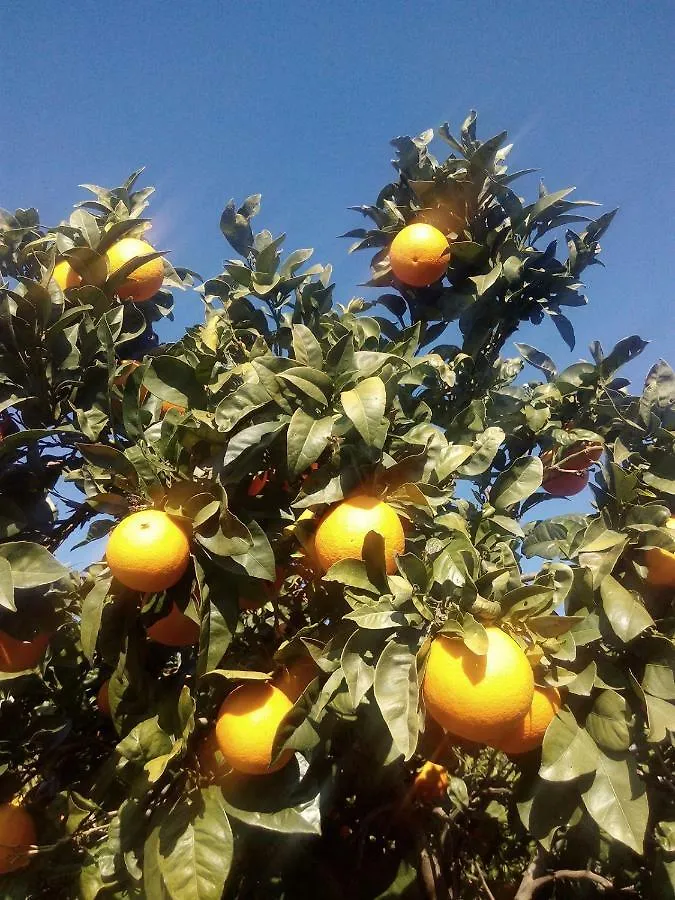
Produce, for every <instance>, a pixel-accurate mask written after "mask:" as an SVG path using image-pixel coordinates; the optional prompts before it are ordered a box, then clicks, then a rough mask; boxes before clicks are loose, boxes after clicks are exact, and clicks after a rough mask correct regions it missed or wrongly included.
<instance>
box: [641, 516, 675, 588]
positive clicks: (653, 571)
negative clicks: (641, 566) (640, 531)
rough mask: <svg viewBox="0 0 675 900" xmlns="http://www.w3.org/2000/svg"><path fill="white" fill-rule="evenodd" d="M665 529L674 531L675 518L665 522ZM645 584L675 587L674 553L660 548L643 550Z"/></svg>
mask: <svg viewBox="0 0 675 900" xmlns="http://www.w3.org/2000/svg"><path fill="white" fill-rule="evenodd" d="M666 528H670V529H672V530H673V531H675V516H671V517H670V519H668V521H667V522H666ZM645 563H646V565H647V582H648V584H652V585H654V587H675V553H672V552H671V551H670V550H664V549H663V548H662V547H652V548H650V549H649V550H645Z"/></svg>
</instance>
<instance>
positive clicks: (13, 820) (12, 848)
mask: <svg viewBox="0 0 675 900" xmlns="http://www.w3.org/2000/svg"><path fill="white" fill-rule="evenodd" d="M36 843H37V832H36V830H35V823H34V822H33V817H32V816H31V814H30V813H29V812H26V810H25V809H23V807H21V806H17V805H15V804H14V803H2V804H0V875H6V874H7V873H8V872H16V871H18V870H19V869H25V868H26V866H27V865H29V864H30V857H29V856H28V850H29V849H30V846H31V844H36Z"/></svg>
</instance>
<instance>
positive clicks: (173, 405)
mask: <svg viewBox="0 0 675 900" xmlns="http://www.w3.org/2000/svg"><path fill="white" fill-rule="evenodd" d="M170 409H177V410H178V412H179V413H180V414H181V415H185V407H184V406H181V405H180V404H179V403H171V401H170V400H165V401H164V403H162V406H161V408H160V410H159V415H160V418H162V419H163V418H164V416H165V415H166V414H167V413H168V411H169V410H170Z"/></svg>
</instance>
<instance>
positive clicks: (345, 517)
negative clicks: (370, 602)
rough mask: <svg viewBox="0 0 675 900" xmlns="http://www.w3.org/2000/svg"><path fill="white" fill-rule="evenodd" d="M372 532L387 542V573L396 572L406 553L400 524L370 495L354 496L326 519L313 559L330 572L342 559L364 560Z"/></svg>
mask: <svg viewBox="0 0 675 900" xmlns="http://www.w3.org/2000/svg"><path fill="white" fill-rule="evenodd" d="M369 531H375V532H377V534H379V535H381V536H382V537H383V538H384V557H385V563H386V567H387V572H388V573H389V574H390V575H391V574H393V573H394V572H395V571H396V554H397V553H403V551H404V549H405V535H404V533H403V526H402V525H401V520H400V518H399V516H398V514H397V513H396V511H395V510H394V509H393V507H391V506H389V504H388V503H385V502H384V501H382V500H378V499H377V497H371V496H369V495H368V494H354V496H352V497H349V498H348V499H347V500H343V501H342V502H341V503H338V504H336V505H335V506H334V507H333V508H332V509H329V510H328V512H327V513H326V514H325V515H324V517H323V518H322V519H321V522H320V523H319V526H318V528H317V529H316V533H315V535H314V558H315V560H316V563H317V565H318V566H319V568H321V569H322V570H323V571H324V572H327V571H328V570H329V569H330V567H331V566H332V565H334V564H335V563H336V562H341V561H342V560H343V559H361V554H362V551H363V542H364V540H365V539H366V535H367V534H368V532H369Z"/></svg>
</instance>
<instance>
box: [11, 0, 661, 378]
mask: <svg viewBox="0 0 675 900" xmlns="http://www.w3.org/2000/svg"><path fill="white" fill-rule="evenodd" d="M674 43H675V5H673V3H672V0H654V2H650V3H649V4H644V5H643V4H639V3H636V2H632V3H631V2H627V0H596V2H592V3H589V2H583V3H582V2H576V0H570V2H567V3H560V2H557V0H544V2H537V3H533V2H523V0H511V2H509V3H503V2H502V3H499V2H483V3H475V2H469V0H461V2H457V0H448V2H445V3H443V2H438V3H434V4H431V3H422V2H402V0H370V2H367V3H366V2H340V0H334V2H332V3H329V4H323V3H309V2H294V0H288V2H286V3H278V2H277V3H273V2H261V0H248V2H239V3H232V2H229V3H228V2H215V0H202V2H198V3H194V4H187V3H185V4H180V5H179V4H174V3H171V2H161V3H160V2H157V0H146V2H142V3H139V2H137V0H135V2H133V3H132V2H128V0H117V2H115V3H103V2H99V3H94V2H77V3H75V2H72V0H71V2H60V3H57V2H54V0H43V2H42V3H40V4H37V5H35V6H33V7H31V8H30V10H29V9H28V8H27V7H26V6H25V4H18V3H5V4H3V5H2V9H0V52H1V56H0V58H1V59H2V76H1V77H2V123H3V124H2V129H1V130H0V206H3V207H5V208H11V209H14V208H15V207H17V206H30V205H35V206H37V207H38V208H39V210H40V213H41V215H42V218H43V220H44V221H46V222H48V223H54V222H56V221H58V220H60V219H61V218H63V217H64V216H66V215H67V214H68V212H69V209H70V207H71V205H72V203H73V202H74V201H76V200H78V199H82V197H83V192H82V191H80V190H79V189H78V188H77V185H78V183H81V182H96V183H98V184H103V185H116V184H119V183H120V182H121V181H122V180H123V179H124V178H125V177H126V176H127V175H128V174H129V173H130V172H131V171H132V170H133V169H135V168H137V167H139V166H142V165H145V166H147V182H148V183H150V184H154V185H155V186H156V187H157V194H156V195H155V198H154V203H153V205H152V207H151V213H152V214H154V216H155V226H154V229H153V232H152V233H151V238H152V240H153V242H154V243H155V244H156V245H158V246H159V247H160V248H161V249H165V248H168V249H171V250H172V251H173V252H172V253H171V259H172V260H173V261H174V262H175V263H176V264H179V265H186V266H189V267H190V268H194V269H196V270H197V271H200V272H201V273H202V274H204V275H213V274H215V273H216V272H218V271H220V268H221V264H222V261H223V259H224V258H225V257H227V256H229V255H230V249H229V247H228V246H227V245H226V244H225V242H224V240H223V239H222V237H221V235H220V232H219V229H218V221H219V217H220V213H221V210H222V208H223V206H224V204H225V203H226V201H227V200H228V199H229V198H230V197H235V198H236V199H238V200H241V199H243V198H244V197H245V196H246V195H247V194H249V193H253V192H257V191H259V192H261V193H262V194H263V211H262V214H261V215H260V216H259V218H258V220H257V221H258V222H259V223H260V227H263V226H264V227H267V228H269V229H270V230H272V231H273V232H274V233H275V234H276V233H279V232H281V231H285V232H287V234H288V239H287V244H286V247H287V249H289V250H290V249H294V248H296V247H314V248H315V250H316V259H317V260H318V261H321V262H332V263H333V265H334V267H335V277H336V281H337V291H336V299H337V300H339V301H346V300H348V299H349V298H350V297H351V296H353V295H354V294H358V293H362V290H361V289H359V288H358V287H357V285H358V283H359V282H360V281H362V280H365V278H366V277H367V266H368V258H369V257H368V254H367V253H359V254H355V255H354V256H352V257H348V256H347V253H346V251H347V246H348V242H347V241H345V240H339V239H338V238H337V235H339V234H340V233H341V232H343V231H346V230H347V229H349V228H352V227H357V226H358V225H360V224H361V221H360V217H358V216H357V214H355V213H350V212H349V211H348V210H347V209H346V207H347V206H348V205H353V204H358V203H365V202H370V201H372V200H374V198H375V196H376V193H377V191H378V189H379V187H380V186H381V185H382V184H383V183H385V181H386V180H388V179H389V178H390V177H391V173H392V170H391V169H390V167H389V159H390V157H391V148H390V147H389V146H388V141H389V139H390V138H392V137H394V136H395V135H398V134H416V133H418V132H419V131H421V130H423V129H425V128H428V127H432V126H438V125H439V124H441V123H442V122H443V121H446V120H447V121H449V122H450V124H451V126H452V127H453V128H454V129H455V130H458V126H459V124H460V123H461V121H462V120H463V118H464V116H465V114H466V112H467V111H468V109H469V108H470V107H474V108H476V109H477V110H478V112H479V131H480V135H481V136H482V137H484V138H485V137H488V136H490V135H492V134H494V133H496V132H497V131H500V130H502V129H507V130H508V131H509V135H510V138H511V139H512V140H514V141H515V144H516V146H515V149H514V151H513V153H512V155H511V164H512V165H513V166H518V167H524V166H534V167H538V168H540V169H541V172H542V174H543V175H544V176H545V181H546V184H547V186H548V188H549V190H554V189H558V188H562V187H567V186H570V185H576V186H577V187H578V197H579V198H580V199H581V198H584V199H594V200H599V201H601V202H602V203H603V204H604V205H605V208H606V209H609V208H612V207H614V206H620V207H621V212H620V215H619V217H618V218H617V219H616V220H615V223H614V225H613V226H612V228H611V230H610V232H609V233H608V235H607V236H606V237H605V239H604V250H605V252H604V254H603V259H604V261H605V263H606V265H607V268H606V269H605V270H603V269H600V268H599V267H597V268H595V269H593V270H590V271H589V272H588V283H589V296H590V300H591V303H590V305H589V306H588V307H586V308H583V309H579V310H571V313H573V319H574V324H575V328H576V331H577V350H576V351H575V353H573V354H570V353H569V351H568V350H567V349H566V347H565V346H564V344H563V343H562V341H561V340H560V339H559V337H558V336H557V333H556V332H555V330H554V329H553V327H552V326H550V324H548V323H545V324H544V325H543V326H541V327H540V328H539V329H537V330H536V334H535V333H534V329H532V328H530V329H529V330H528V331H527V332H523V333H522V334H521V335H520V338H521V339H522V340H526V341H529V342H531V343H535V344H536V345H538V346H540V347H541V348H542V349H544V350H546V351H547V352H548V353H550V354H551V355H552V356H553V357H554V358H555V359H556V361H558V362H559V364H566V363H568V362H571V361H573V359H576V358H577V357H578V356H583V355H587V346H588V343H589V342H590V341H591V340H593V339H595V338H599V339H601V340H602V342H603V344H604V345H605V346H606V347H611V345H612V343H613V342H614V341H616V340H617V339H619V338H621V337H623V336H625V335H627V334H630V333H634V332H637V333H640V334H641V335H642V336H643V337H645V338H647V339H649V340H651V341H652V344H651V345H650V347H648V348H647V350H646V351H645V353H644V355H643V358H642V360H639V361H637V362H635V363H633V364H632V366H631V368H630V369H629V372H628V374H630V375H632V376H633V377H635V378H636V379H637V380H639V379H641V378H642V377H643V376H644V374H645V372H646V370H647V368H648V364H649V362H651V361H652V360H654V359H655V358H656V357H658V356H664V357H666V358H669V359H670V361H671V362H675V359H674V357H675V353H674V352H673V351H674V350H675V341H674V340H673V338H674V337H675V315H673V300H674V296H673V294H674V291H673V283H674V281H675V279H674V276H675V253H674V251H675V242H674V240H673V233H674V228H673V224H674V222H673V196H674V195H675V190H674V189H675V182H674V176H673V171H674V169H673V147H674V146H675V117H674V116H673V98H674V96H675V94H674V90H673V88H674V86H675V85H674V80H675V79H674V77H673V76H674V73H675V68H674V67H673V56H672V47H673V44H674ZM530 187H531V190H532V191H534V190H536V178H535V179H533V180H532V182H531V185H530ZM200 317H201V306H200V304H199V301H198V300H197V299H196V297H195V296H189V295H185V294H179V295H178V296H177V322H176V324H175V325H173V326H168V327H166V328H165V330H164V331H163V332H162V336H163V337H166V338H171V337H175V336H177V335H178V333H179V332H180V331H182V328H183V326H184V325H186V324H192V323H193V322H195V321H197V320H198V319H199V318H200Z"/></svg>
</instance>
